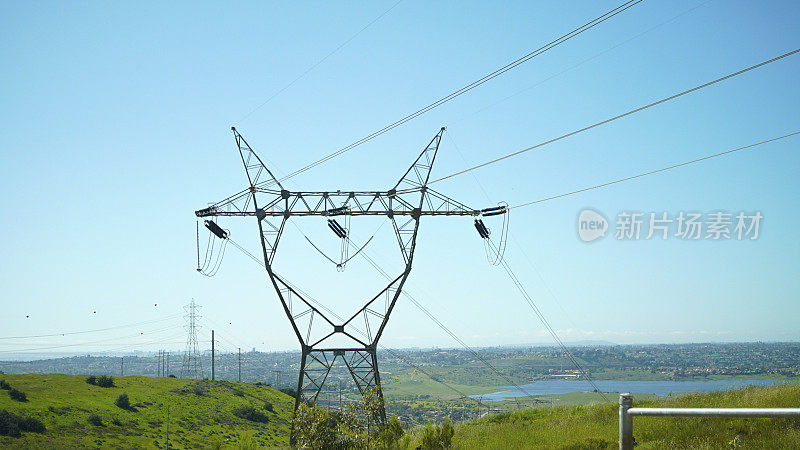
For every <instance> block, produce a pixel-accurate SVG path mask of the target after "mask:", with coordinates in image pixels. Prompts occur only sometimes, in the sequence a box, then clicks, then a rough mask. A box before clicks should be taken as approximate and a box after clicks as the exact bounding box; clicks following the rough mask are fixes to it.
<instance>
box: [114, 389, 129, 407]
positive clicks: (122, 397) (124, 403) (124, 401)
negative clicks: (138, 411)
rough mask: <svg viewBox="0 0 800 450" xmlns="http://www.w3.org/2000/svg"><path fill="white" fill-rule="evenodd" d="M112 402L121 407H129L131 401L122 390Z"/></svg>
mask: <svg viewBox="0 0 800 450" xmlns="http://www.w3.org/2000/svg"><path fill="white" fill-rule="evenodd" d="M114 404H115V405H117V406H119V407H120V408H122V409H131V401H130V399H129V398H128V394H126V393H124V392H123V393H122V394H119V396H118V397H117V399H116V400H114Z"/></svg>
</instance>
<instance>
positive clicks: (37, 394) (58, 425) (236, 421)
mask: <svg viewBox="0 0 800 450" xmlns="http://www.w3.org/2000/svg"><path fill="white" fill-rule="evenodd" d="M0 379H5V380H6V381H7V382H8V383H9V384H11V386H12V387H15V388H17V389H19V390H21V391H23V392H25V393H26V394H27V396H28V401H27V402H25V403H20V402H17V401H14V400H12V399H11V398H10V397H9V396H8V393H7V391H1V390H0V410H2V409H5V410H7V411H9V412H14V413H16V414H21V415H24V416H28V417H34V418H37V419H39V420H41V421H42V422H43V423H44V424H45V426H46V427H47V431H45V432H44V433H42V434H37V433H23V436H22V437H19V438H11V437H6V436H0V448H78V447H90V448H98V447H102V448H126V449H130V448H158V447H160V448H164V443H165V440H166V429H167V424H166V420H167V417H166V416H167V405H169V414H170V418H169V430H170V447H171V448H175V449H182V448H209V447H214V446H216V445H222V446H226V447H227V446H234V448H237V447H247V446H248V445H250V446H252V445H260V446H286V445H288V436H289V426H290V421H291V414H292V409H293V406H294V405H293V399H292V398H291V397H289V396H287V395H285V394H283V393H281V392H278V391H275V390H273V389H271V388H269V387H266V386H257V385H254V384H248V383H235V382H229V381H214V382H212V381H207V380H205V381H203V380H183V379H176V378H152V377H140V376H129V377H114V383H115V385H116V387H113V388H101V387H98V386H92V385H89V384H87V383H86V382H85V377H84V376H73V375H34V374H26V375H0ZM236 391H238V392H240V393H242V394H243V395H237V394H235V392H236ZM123 392H125V393H127V394H128V397H129V398H130V403H131V405H132V406H133V408H131V410H124V409H122V408H119V407H117V406H116V405H115V404H114V400H115V399H116V398H117V396H118V395H119V394H121V393H123ZM198 394H199V395H198ZM265 402H270V403H272V405H273V409H274V412H268V411H266V410H265V409H264V405H265ZM247 405H250V406H253V407H254V408H257V409H259V410H261V411H263V412H264V413H265V414H266V415H267V416H268V418H269V422H268V423H256V422H250V421H248V420H245V419H241V418H238V417H236V416H234V415H233V413H232V411H233V410H234V409H235V408H237V407H241V406H247ZM90 414H97V415H99V416H100V417H101V419H102V421H103V426H100V427H98V426H95V425H91V424H90V423H89V422H88V418H89V415H90ZM115 423H116V424H115Z"/></svg>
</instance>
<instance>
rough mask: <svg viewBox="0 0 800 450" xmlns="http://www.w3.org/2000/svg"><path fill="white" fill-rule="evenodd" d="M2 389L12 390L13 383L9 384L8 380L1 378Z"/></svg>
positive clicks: (0, 385) (0, 387)
mask: <svg viewBox="0 0 800 450" xmlns="http://www.w3.org/2000/svg"><path fill="white" fill-rule="evenodd" d="M0 389H3V390H6V391H10V390H11V385H10V384H8V382H6V380H0Z"/></svg>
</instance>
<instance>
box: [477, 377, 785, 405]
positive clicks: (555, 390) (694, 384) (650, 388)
mask: <svg viewBox="0 0 800 450" xmlns="http://www.w3.org/2000/svg"><path fill="white" fill-rule="evenodd" d="M594 383H595V384H596V385H597V387H598V388H599V389H600V390H601V391H603V392H631V393H639V394H641V393H647V394H655V395H661V396H667V395H669V394H673V393H678V392H714V391H727V390H730V389H739V388H743V387H745V386H751V385H756V386H770V385H773V384H779V383H782V381H776V380H763V379H753V380H700V381H618V380H595V382H594ZM521 387H522V389H524V390H525V391H526V392H527V394H526V393H525V392H523V391H521V390H519V389H517V388H515V387H513V386H497V389H498V392H492V393H491V394H483V395H473V396H471V397H473V398H482V399H484V400H494V401H499V400H506V399H509V398H514V397H525V396H526V395H528V394H530V395H549V394H567V393H570V392H587V391H589V392H591V391H593V390H594V388H593V387H592V385H591V384H589V382H588V381H585V380H542V381H537V382H535V383H530V384H524V385H522V386H521Z"/></svg>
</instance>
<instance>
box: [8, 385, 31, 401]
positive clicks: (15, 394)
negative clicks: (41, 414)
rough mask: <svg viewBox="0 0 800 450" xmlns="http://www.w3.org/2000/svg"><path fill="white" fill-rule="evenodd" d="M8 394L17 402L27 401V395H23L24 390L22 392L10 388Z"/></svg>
mask: <svg viewBox="0 0 800 450" xmlns="http://www.w3.org/2000/svg"><path fill="white" fill-rule="evenodd" d="M8 396H9V397H11V398H12V399H13V400H16V401H18V402H27V401H28V396H27V395H25V393H24V392H22V391H20V390H17V389H14V388H11V390H10V391H8Z"/></svg>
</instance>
